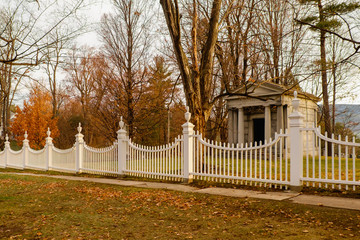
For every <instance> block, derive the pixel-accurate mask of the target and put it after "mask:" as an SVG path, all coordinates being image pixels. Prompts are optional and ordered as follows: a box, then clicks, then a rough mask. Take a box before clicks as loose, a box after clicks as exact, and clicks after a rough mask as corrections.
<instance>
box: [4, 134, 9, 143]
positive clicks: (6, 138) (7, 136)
mask: <svg viewBox="0 0 360 240" xmlns="http://www.w3.org/2000/svg"><path fill="white" fill-rule="evenodd" d="M5 140H6V141H7V142H8V141H9V135H8V134H6V136H5Z"/></svg>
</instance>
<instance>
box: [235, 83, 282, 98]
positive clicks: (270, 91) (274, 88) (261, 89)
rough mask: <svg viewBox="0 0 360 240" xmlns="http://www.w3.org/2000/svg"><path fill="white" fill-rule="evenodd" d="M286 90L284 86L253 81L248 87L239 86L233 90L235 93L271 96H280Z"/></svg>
mask: <svg viewBox="0 0 360 240" xmlns="http://www.w3.org/2000/svg"><path fill="white" fill-rule="evenodd" d="M285 91H286V88H285V87H284V86H282V85H279V84H275V83H270V82H260V83H254V84H253V85H251V86H250V87H248V89H246V88H245V87H241V88H239V89H237V90H235V93H238V94H245V93H246V92H247V93H248V95H249V96H251V97H260V98H261V97H271V96H280V95H282V94H283V93H284V92H285Z"/></svg>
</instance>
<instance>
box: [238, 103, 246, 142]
mask: <svg viewBox="0 0 360 240" xmlns="http://www.w3.org/2000/svg"><path fill="white" fill-rule="evenodd" d="M244 134H245V132H244V109H243V108H239V109H238V143H239V145H240V144H241V143H244Z"/></svg>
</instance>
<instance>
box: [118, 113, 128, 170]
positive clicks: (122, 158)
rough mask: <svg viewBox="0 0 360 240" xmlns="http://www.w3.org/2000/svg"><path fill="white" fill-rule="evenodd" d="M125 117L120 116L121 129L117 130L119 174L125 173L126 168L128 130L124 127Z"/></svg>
mask: <svg viewBox="0 0 360 240" xmlns="http://www.w3.org/2000/svg"><path fill="white" fill-rule="evenodd" d="M124 125H125V124H124V122H123V118H122V117H121V118H120V122H119V127H120V129H119V130H118V131H117V138H118V174H119V175H120V176H121V175H125V170H126V146H127V141H126V130H125V129H124Z"/></svg>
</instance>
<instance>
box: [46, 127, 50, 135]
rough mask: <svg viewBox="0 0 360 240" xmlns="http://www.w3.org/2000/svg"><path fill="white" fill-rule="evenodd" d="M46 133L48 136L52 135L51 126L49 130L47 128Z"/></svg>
mask: <svg viewBox="0 0 360 240" xmlns="http://www.w3.org/2000/svg"><path fill="white" fill-rule="evenodd" d="M46 134H47V136H48V137H50V134H51V131H50V128H49V127H48V130H47V132H46Z"/></svg>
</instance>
